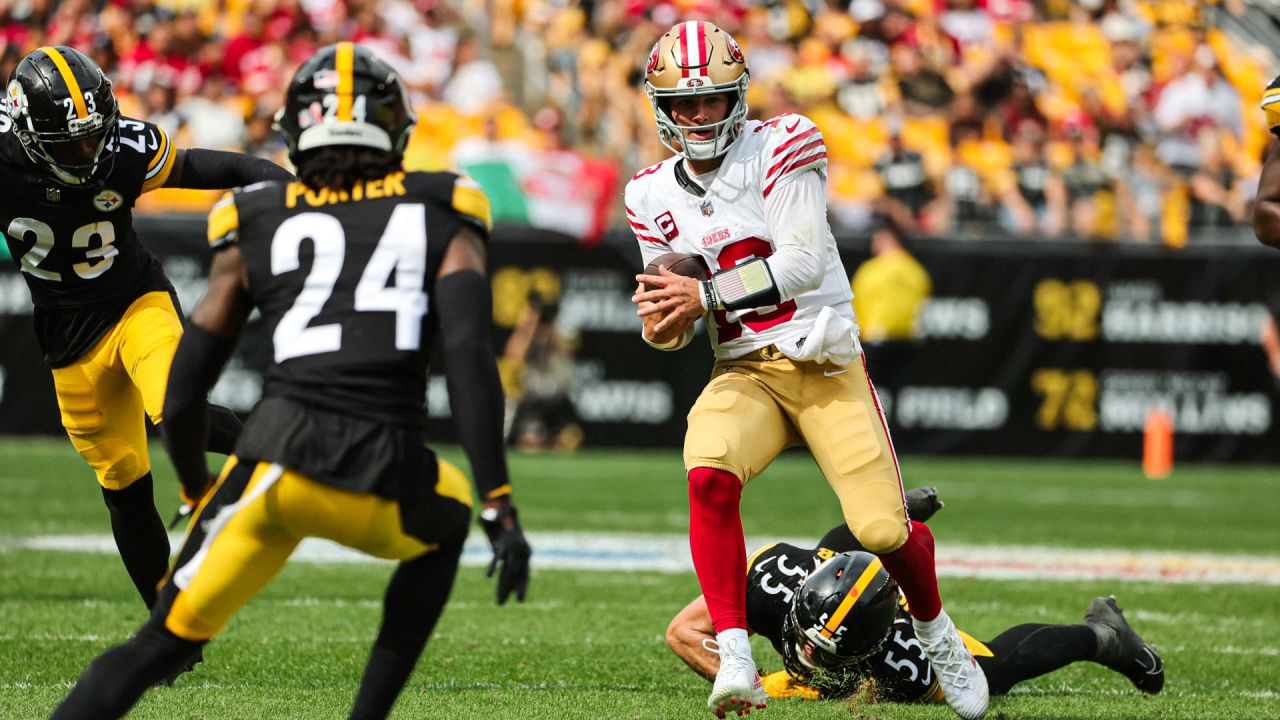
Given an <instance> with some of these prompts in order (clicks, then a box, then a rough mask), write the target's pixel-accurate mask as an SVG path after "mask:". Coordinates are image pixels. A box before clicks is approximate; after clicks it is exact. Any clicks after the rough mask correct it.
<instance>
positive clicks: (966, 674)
mask: <svg viewBox="0 0 1280 720" xmlns="http://www.w3.org/2000/svg"><path fill="white" fill-rule="evenodd" d="M911 623H912V625H913V626H914V627H915V630H916V638H917V639H918V640H920V646H921V647H922V648H923V649H924V654H925V657H927V658H929V664H930V665H931V666H932V667H933V673H934V674H935V675H937V676H938V683H939V684H940V685H942V694H943V696H945V697H946V699H947V704H948V705H950V706H951V709H952V710H955V711H956V714H957V715H959V716H960V717H962V718H964V719H965V720H978V718H980V717H982V716H983V715H985V714H986V712H987V703H988V702H989V701H990V696H989V694H988V692H987V676H986V674H985V673H983V672H982V668H981V667H979V666H978V661H977V660H975V659H974V658H973V653H971V652H969V648H967V647H965V645H964V640H962V639H960V633H959V632H957V631H956V625H955V623H953V622H951V618H950V617H949V616H948V615H947V611H945V610H943V611H942V613H941V614H940V615H939V616H938V617H936V618H934V619H933V620H931V621H929V622H921V621H920V620H916V619H914V618H913V619H912V621H911Z"/></svg>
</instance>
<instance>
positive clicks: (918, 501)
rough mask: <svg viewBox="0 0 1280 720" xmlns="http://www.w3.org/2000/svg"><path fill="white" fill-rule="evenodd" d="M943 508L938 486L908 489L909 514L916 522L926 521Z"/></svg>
mask: <svg viewBox="0 0 1280 720" xmlns="http://www.w3.org/2000/svg"><path fill="white" fill-rule="evenodd" d="M942 508H943V502H942V501H941V500H939V499H938V488H935V487H922V488H915V489H914V490H908V491H907V514H908V515H910V516H911V519H912V520H915V521H916V522H925V521H926V520H928V519H929V518H931V517H933V514H934V513H936V512H938V511H939V510H941V509H942Z"/></svg>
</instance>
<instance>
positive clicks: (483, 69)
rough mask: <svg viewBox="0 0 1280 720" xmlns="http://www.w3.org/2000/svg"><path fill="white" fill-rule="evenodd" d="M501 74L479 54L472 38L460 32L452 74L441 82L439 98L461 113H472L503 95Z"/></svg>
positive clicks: (474, 113)
mask: <svg viewBox="0 0 1280 720" xmlns="http://www.w3.org/2000/svg"><path fill="white" fill-rule="evenodd" d="M503 92H504V90H503V86H502V77H501V76H499V75H498V68H497V67H495V66H494V64H493V63H492V62H490V61H489V60H486V59H484V58H482V57H481V56H480V48H479V47H478V46H477V45H476V39H475V38H474V37H473V36H470V35H464V36H463V37H461V38H459V39H458V46H457V49H456V51H455V53H454V70H453V77H452V78H451V79H450V80H449V82H448V84H447V85H445V88H444V94H443V99H444V101H445V102H446V103H448V104H449V106H450V107H452V108H453V109H455V110H457V111H458V112H460V113H462V114H463V115H476V114H478V113H479V112H480V110H481V109H483V108H484V107H485V106H486V105H488V104H489V103H491V102H493V101H495V100H498V99H500V98H501V97H502V95H503Z"/></svg>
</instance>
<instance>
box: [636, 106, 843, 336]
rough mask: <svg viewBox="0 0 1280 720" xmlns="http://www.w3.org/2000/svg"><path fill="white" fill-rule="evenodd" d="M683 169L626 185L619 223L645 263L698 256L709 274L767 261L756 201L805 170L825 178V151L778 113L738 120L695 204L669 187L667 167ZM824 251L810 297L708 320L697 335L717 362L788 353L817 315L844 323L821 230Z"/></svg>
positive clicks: (834, 253) (831, 255)
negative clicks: (770, 349)
mask: <svg viewBox="0 0 1280 720" xmlns="http://www.w3.org/2000/svg"><path fill="white" fill-rule="evenodd" d="M683 161H684V159H683V158H682V157H680V156H673V157H670V158H668V159H666V160H663V161H662V162H660V163H658V164H657V165H654V166H652V167H649V168H646V169H644V170H641V171H640V172H638V173H636V174H635V176H633V177H632V178H631V180H630V182H628V183H627V189H626V206H627V221H628V222H629V224H630V226H631V230H632V232H634V233H635V236H636V240H637V241H639V243H640V254H641V256H642V258H643V260H644V263H645V264H646V265H647V264H648V263H649V262H650V261H652V260H653V259H654V258H657V257H658V256H660V255H663V254H665V253H669V252H680V253H690V254H695V255H701V256H702V258H703V260H705V261H706V263H707V267H709V268H711V271H712V272H715V271H717V270H721V269H724V268H729V267H732V266H733V265H735V264H737V263H739V262H742V261H744V260H748V259H751V258H755V257H762V258H767V257H769V256H770V255H772V254H773V251H774V244H773V238H772V237H771V234H770V232H769V227H768V224H767V222H766V219H765V202H766V198H768V197H769V195H770V194H771V193H772V192H773V191H774V190H776V189H778V188H780V187H781V186H783V185H785V184H786V183H788V182H790V181H791V180H792V179H794V178H795V177H798V176H800V175H802V174H803V173H806V172H809V171H814V172H817V173H818V174H819V175H820V176H821V177H822V178H823V180H825V179H826V171H827V149H826V145H825V144H824V143H823V141H822V133H821V132H819V131H818V127H817V126H816V125H814V124H813V121H811V120H809V118H807V117H804V116H803V115H795V114H790V113H787V114H783V115H779V116H778V117H775V118H773V119H772V120H768V121H764V122H761V121H759V120H749V121H747V123H746V125H745V127H744V128H743V129H742V134H741V135H740V136H739V137H738V139H737V141H735V142H734V143H733V145H732V146H731V147H730V148H729V152H728V153H726V154H725V159H724V162H723V163H722V164H721V165H720V169H719V170H718V171H717V172H716V174H715V177H714V179H713V180H712V181H711V183H710V185H709V186H708V187H707V189H706V195H705V196H704V197H698V196H696V195H694V194H693V193H691V192H689V191H688V190H686V189H685V188H684V187H682V186H681V185H680V182H679V181H678V180H677V179H676V175H675V168H676V165H677V164H678V163H681V162H683ZM686 171H687V168H686ZM824 249H825V254H826V258H825V262H824V263H823V266H824V268H825V269H824V270H823V273H824V275H823V278H822V284H821V285H820V286H819V287H818V288H817V289H816V290H811V291H809V292H805V293H802V294H801V295H799V296H797V297H795V298H792V299H790V300H787V301H786V302H783V303H781V304H779V305H776V306H769V307H763V308H755V309H754V310H750V311H737V312H734V311H725V310H718V311H715V312H713V313H711V315H710V317H709V318H708V322H707V329H708V332H709V333H710V335H711V345H712V347H713V348H714V350H715V354H716V357H717V358H718V359H732V358H737V357H741V356H743V355H745V354H747V353H749V352H751V351H753V350H758V349H760V348H762V347H765V346H768V345H776V346H778V348H780V349H782V350H783V352H786V353H787V354H792V352H791V351H794V350H795V349H796V348H799V347H800V346H801V345H803V343H804V340H805V338H806V337H807V336H808V335H809V334H810V332H811V331H812V330H813V328H814V320H815V319H816V318H817V316H818V313H819V312H820V311H821V310H822V309H823V308H824V307H831V308H832V309H833V310H835V312H836V313H838V314H839V315H840V316H841V317H844V318H847V319H848V320H849V322H850V324H852V323H853V306H852V305H851V304H850V301H851V300H852V299H853V293H852V291H851V290H850V287H849V276H848V274H847V273H846V272H845V269H844V265H843V263H841V261H840V254H839V252H838V250H837V249H836V241H835V238H834V237H833V236H832V234H831V228H830V226H828V227H827V231H826V241H825V246H824ZM856 345H857V343H856V340H855V341H854V346H855V347H856Z"/></svg>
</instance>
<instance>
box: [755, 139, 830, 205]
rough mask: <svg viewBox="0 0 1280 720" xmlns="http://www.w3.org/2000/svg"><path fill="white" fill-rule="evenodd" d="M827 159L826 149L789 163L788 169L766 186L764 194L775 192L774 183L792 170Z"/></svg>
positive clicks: (766, 195) (767, 195)
mask: <svg viewBox="0 0 1280 720" xmlns="http://www.w3.org/2000/svg"><path fill="white" fill-rule="evenodd" d="M826 159H827V151H826V150H823V151H822V152H819V153H816V154H813V155H807V156H805V157H803V158H801V159H799V160H797V161H795V162H793V163H791V164H790V165H788V166H787V169H785V170H783V171H782V172H780V173H778V177H776V178H774V179H773V180H771V181H769V185H768V186H766V187H765V189H764V196H765V197H769V193H771V192H773V186H774V185H776V184H777V183H778V181H779V180H781V179H782V178H784V177H786V176H787V174H788V173H790V172H792V171H794V170H799V169H801V168H803V167H805V166H806V165H812V164H813V163H816V162H818V161H819V160H826Z"/></svg>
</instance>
